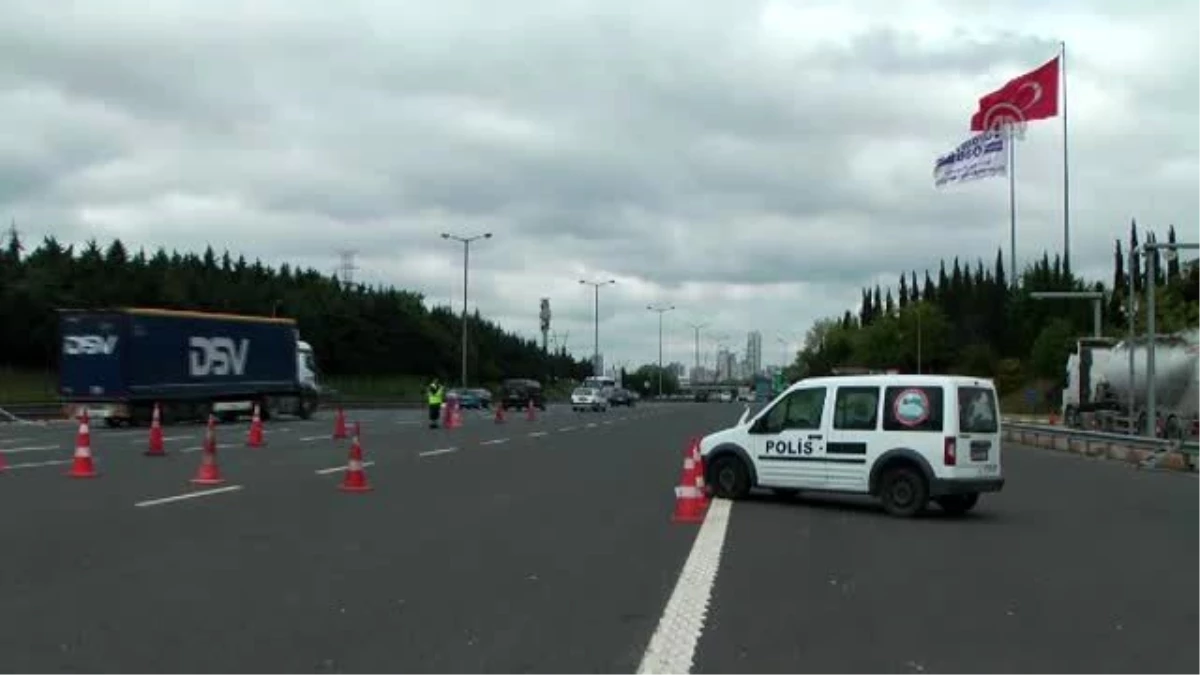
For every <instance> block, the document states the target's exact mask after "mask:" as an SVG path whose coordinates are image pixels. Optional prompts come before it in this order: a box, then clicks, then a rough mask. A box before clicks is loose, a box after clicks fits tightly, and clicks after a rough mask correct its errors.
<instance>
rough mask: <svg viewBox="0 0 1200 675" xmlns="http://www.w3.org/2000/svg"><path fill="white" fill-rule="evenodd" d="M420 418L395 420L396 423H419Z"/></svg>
mask: <svg viewBox="0 0 1200 675" xmlns="http://www.w3.org/2000/svg"><path fill="white" fill-rule="evenodd" d="M420 423H421V420H396V424H420Z"/></svg>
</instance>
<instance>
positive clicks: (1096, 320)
mask: <svg viewBox="0 0 1200 675" xmlns="http://www.w3.org/2000/svg"><path fill="white" fill-rule="evenodd" d="M1100 302H1101V301H1100V298H1096V299H1095V300H1092V336H1093V337H1102V336H1103V333H1102V332H1101V330H1100V328H1101V326H1100Z"/></svg>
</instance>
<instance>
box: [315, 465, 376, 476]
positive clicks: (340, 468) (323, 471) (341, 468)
mask: <svg viewBox="0 0 1200 675" xmlns="http://www.w3.org/2000/svg"><path fill="white" fill-rule="evenodd" d="M362 465H363V468H364V469H365V468H367V467H368V466H375V462H363V463H362ZM345 470H346V465H345V464H342V465H341V466H331V467H329V468H328V469H318V470H316V471H314V472H313V473H315V474H317V475H318V476H324V475H326V474H330V473H337V472H338V471H345Z"/></svg>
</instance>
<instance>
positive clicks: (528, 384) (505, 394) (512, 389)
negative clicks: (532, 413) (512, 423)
mask: <svg viewBox="0 0 1200 675" xmlns="http://www.w3.org/2000/svg"><path fill="white" fill-rule="evenodd" d="M530 402H532V403H533V407H535V408H538V409H539V410H545V409H546V399H545V397H544V394H543V393H542V385H541V383H540V382H538V381H537V380H530V379H521V378H513V379H510V380H505V381H504V382H503V383H501V385H500V405H501V406H502V407H503V408H504V409H505V410H511V409H513V408H517V409H522V410H523V409H525V408H526V407H528V406H529V404H530Z"/></svg>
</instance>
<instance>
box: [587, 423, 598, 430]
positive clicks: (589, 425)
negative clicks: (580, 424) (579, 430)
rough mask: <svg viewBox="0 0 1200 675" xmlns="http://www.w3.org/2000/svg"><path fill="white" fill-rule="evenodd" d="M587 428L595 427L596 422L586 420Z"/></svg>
mask: <svg viewBox="0 0 1200 675" xmlns="http://www.w3.org/2000/svg"><path fill="white" fill-rule="evenodd" d="M587 428H588V429H595V428H596V423H595V422H588V423H587Z"/></svg>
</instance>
